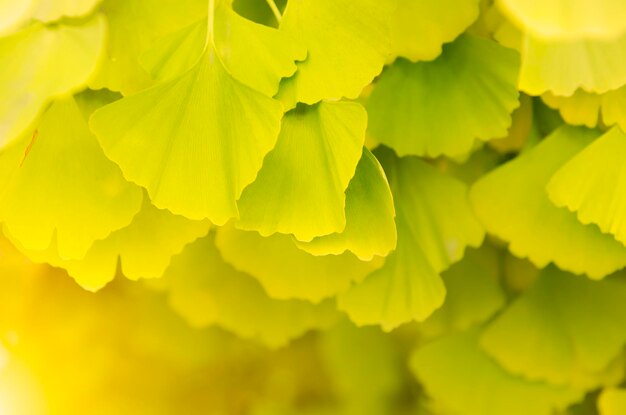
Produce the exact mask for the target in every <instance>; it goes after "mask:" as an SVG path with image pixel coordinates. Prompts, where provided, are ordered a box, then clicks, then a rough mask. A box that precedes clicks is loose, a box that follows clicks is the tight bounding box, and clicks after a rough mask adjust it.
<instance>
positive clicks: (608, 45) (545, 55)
mask: <svg viewBox="0 0 626 415" xmlns="http://www.w3.org/2000/svg"><path fill="white" fill-rule="evenodd" d="M520 52H521V55H522V66H521V68H520V75H519V89H520V90H522V91H524V92H526V93H528V94H530V95H541V94H544V93H546V92H551V93H553V94H554V95H559V96H570V95H572V94H574V92H575V91H576V90H577V89H578V88H581V89H583V90H585V91H587V92H593V93H597V94H601V93H604V92H607V91H611V90H615V89H618V88H620V87H622V86H623V85H625V84H626V67H624V65H623V64H622V63H623V62H624V59H626V34H624V35H622V36H620V37H619V38H617V39H614V40H613V39H611V40H597V39H581V40H545V39H540V38H536V37H533V36H531V35H530V34H528V33H527V34H526V35H525V36H524V40H523V46H522V48H521V51H520Z"/></svg>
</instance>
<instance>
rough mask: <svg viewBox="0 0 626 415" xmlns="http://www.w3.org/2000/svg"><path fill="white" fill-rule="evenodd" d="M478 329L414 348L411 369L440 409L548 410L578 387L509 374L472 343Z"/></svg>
mask: <svg viewBox="0 0 626 415" xmlns="http://www.w3.org/2000/svg"><path fill="white" fill-rule="evenodd" d="M478 337H479V331H478V330H476V329H474V330H470V331H468V332H464V333H458V334H453V335H450V336H446V337H443V338H441V339H438V340H435V341H433V342H431V343H428V344H426V345H424V346H422V347H420V348H418V349H417V350H416V351H415V353H414V355H413V357H412V359H411V369H412V370H413V372H414V373H415V375H416V376H417V378H418V379H419V380H420V381H421V383H422V384H423V385H424V387H425V389H426V392H427V393H428V395H429V396H430V397H431V398H432V399H433V400H434V401H435V403H437V404H438V405H439V406H440V407H442V408H445V411H442V412H439V413H444V414H464V415H503V414H507V415H530V414H532V415H552V414H554V413H555V412H554V411H555V410H558V409H560V410H563V409H565V408H566V407H567V406H569V405H571V404H573V403H575V402H578V401H580V400H581V399H582V398H583V396H584V391H583V390H580V389H574V388H570V387H566V386H555V385H551V384H549V383H544V382H533V381H528V380H525V379H524V378H522V377H519V376H515V375H512V374H510V373H508V372H507V371H506V370H504V369H503V368H502V367H500V366H499V365H498V364H497V363H496V362H495V361H494V360H493V359H491V358H490V357H489V355H487V354H486V353H485V352H484V351H482V350H481V348H480V347H479V345H478Z"/></svg>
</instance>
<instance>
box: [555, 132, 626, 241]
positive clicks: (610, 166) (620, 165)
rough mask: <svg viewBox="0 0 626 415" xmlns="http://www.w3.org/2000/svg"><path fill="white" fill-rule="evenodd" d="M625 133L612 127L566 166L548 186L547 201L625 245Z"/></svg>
mask: <svg viewBox="0 0 626 415" xmlns="http://www.w3.org/2000/svg"><path fill="white" fill-rule="evenodd" d="M625 152H626V134H624V132H623V131H622V130H621V129H620V128H618V127H613V128H612V129H611V130H610V131H609V132H607V133H605V134H604V135H602V136H601V137H600V138H598V139H597V140H596V141H594V142H593V143H591V144H589V146H588V147H586V148H585V149H584V150H583V151H581V152H580V153H578V154H577V155H576V156H574V157H573V158H572V159H571V160H569V161H568V162H567V163H565V164H564V165H563V166H562V167H561V168H560V169H559V170H558V171H557V172H556V173H555V174H554V176H552V178H551V179H550V182H549V183H548V186H547V191H548V195H549V196H550V200H552V202H553V203H554V204H555V205H557V206H562V207H566V208H568V209H569V210H571V211H572V212H576V215H577V216H578V220H580V221H581V222H582V223H585V224H587V223H594V224H596V225H598V227H599V228H600V230H601V231H602V232H605V233H610V234H612V235H614V236H615V238H616V239H617V240H618V241H620V242H621V243H622V244H624V245H626V193H625V192H626V187H624V186H626V184H625V183H623V181H622V180H621V178H622V177H623V176H624V175H625V174H626V164H625V163H624V154H625Z"/></svg>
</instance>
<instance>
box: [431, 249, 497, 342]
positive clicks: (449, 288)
mask: <svg viewBox="0 0 626 415" xmlns="http://www.w3.org/2000/svg"><path fill="white" fill-rule="evenodd" d="M499 273H500V258H499V252H498V251H497V250H496V249H495V248H494V247H493V246H491V245H489V244H484V245H483V246H482V247H481V248H480V249H478V250H476V249H470V250H468V251H467V252H466V254H465V256H464V257H463V259H462V260H461V261H460V262H457V263H456V264H454V265H452V266H451V267H450V268H449V269H447V270H445V271H444V272H443V273H442V274H441V278H442V279H443V283H444V285H445V287H446V301H445V302H444V303H443V305H442V306H441V308H439V309H437V310H435V312H434V313H433V314H432V315H431V316H430V317H428V319H426V321H424V322H423V323H422V324H420V326H419V332H420V333H421V334H422V335H424V336H427V337H429V338H434V337H439V336H441V335H444V334H449V333H452V332H455V331H463V330H467V329H469V328H470V327H472V326H474V325H476V324H479V323H482V322H484V321H485V320H487V319H488V318H490V317H491V316H493V315H494V314H495V313H496V312H497V311H498V310H500V308H502V306H503V305H504V304H505V301H506V299H505V296H504V291H503V290H502V288H501V287H500V281H499V280H498V276H499Z"/></svg>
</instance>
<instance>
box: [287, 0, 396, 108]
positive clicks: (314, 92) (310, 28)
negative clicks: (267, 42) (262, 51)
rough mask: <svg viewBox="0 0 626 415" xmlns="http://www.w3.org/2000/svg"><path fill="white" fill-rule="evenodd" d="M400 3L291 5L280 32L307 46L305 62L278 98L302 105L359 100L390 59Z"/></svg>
mask: <svg viewBox="0 0 626 415" xmlns="http://www.w3.org/2000/svg"><path fill="white" fill-rule="evenodd" d="M394 7H395V1H380V0H361V1H358V2H355V1H353V0H290V1H289V2H288V3H287V9H286V10H285V13H284V16H283V18H282V22H281V24H280V30H281V31H284V32H285V33H287V34H289V35H291V36H292V37H293V38H294V39H296V40H297V41H298V42H300V43H301V44H303V45H304V46H306V48H307V49H308V52H309V53H308V56H307V59H306V61H304V62H302V63H300V64H299V65H298V72H297V73H296V74H295V75H294V76H293V77H292V78H289V79H286V80H285V81H283V84H282V85H281V89H280V91H279V93H278V96H279V98H280V100H281V101H283V102H284V103H285V105H286V106H287V107H288V108H292V107H294V106H295V104H296V103H297V102H304V103H306V104H315V103H316V102H318V101H321V100H322V99H330V98H336V99H338V98H341V97H347V98H356V97H358V96H359V94H360V93H361V90H362V89H363V88H364V87H365V86H366V85H367V84H369V83H370V82H371V81H372V79H374V77H375V76H376V75H378V74H379V73H380V71H381V70H382V68H383V65H384V64H385V60H386V59H387V55H388V54H389V48H390V36H389V20H390V18H391V14H392V13H393V10H394Z"/></svg>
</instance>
